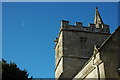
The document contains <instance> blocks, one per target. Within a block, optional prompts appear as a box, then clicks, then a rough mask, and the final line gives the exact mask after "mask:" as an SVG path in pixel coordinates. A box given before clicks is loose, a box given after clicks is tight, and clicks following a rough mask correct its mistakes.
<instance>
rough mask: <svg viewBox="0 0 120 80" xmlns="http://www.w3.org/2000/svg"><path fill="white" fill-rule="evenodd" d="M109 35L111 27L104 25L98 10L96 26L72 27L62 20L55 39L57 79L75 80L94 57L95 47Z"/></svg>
mask: <svg viewBox="0 0 120 80" xmlns="http://www.w3.org/2000/svg"><path fill="white" fill-rule="evenodd" d="M109 35H110V30H109V26H108V25H106V24H104V23H103V21H102V18H101V16H100V14H99V12H98V8H96V10H95V19H94V24H92V23H90V24H89V26H88V27H85V26H83V25H82V23H81V22H76V24H75V25H70V24H69V21H65V20H62V21H61V27H60V32H59V34H58V37H57V38H56V39H55V60H56V66H55V77H56V79H62V78H73V77H74V76H75V75H76V74H77V72H78V71H80V70H81V69H82V67H83V66H84V65H85V63H86V62H87V61H88V59H89V58H90V57H91V56H92V54H93V47H94V45H97V46H100V45H101V44H102V43H103V42H104V41H105V40H106V38H107V37H108V36H109Z"/></svg>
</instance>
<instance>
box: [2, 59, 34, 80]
mask: <svg viewBox="0 0 120 80" xmlns="http://www.w3.org/2000/svg"><path fill="white" fill-rule="evenodd" d="M28 75H29V74H28V73H27V71H26V70H20V69H19V68H18V67H17V65H16V64H15V63H13V62H10V63H7V61H5V60H2V80H32V77H31V78H28Z"/></svg>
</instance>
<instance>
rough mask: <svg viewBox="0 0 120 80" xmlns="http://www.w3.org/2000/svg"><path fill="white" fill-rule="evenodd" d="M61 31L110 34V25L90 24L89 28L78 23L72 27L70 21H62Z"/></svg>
mask: <svg viewBox="0 0 120 80" xmlns="http://www.w3.org/2000/svg"><path fill="white" fill-rule="evenodd" d="M61 29H68V30H81V31H87V32H99V33H108V34H109V33H110V30H109V25H107V24H93V23H89V24H88V27H86V26H83V23H81V22H76V23H75V25H70V24H69V21H66V20H62V21H61Z"/></svg>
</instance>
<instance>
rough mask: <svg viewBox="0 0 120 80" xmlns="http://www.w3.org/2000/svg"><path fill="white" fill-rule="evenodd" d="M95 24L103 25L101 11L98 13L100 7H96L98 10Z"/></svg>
mask: <svg viewBox="0 0 120 80" xmlns="http://www.w3.org/2000/svg"><path fill="white" fill-rule="evenodd" d="M94 24H103V21H102V18H101V16H100V14H99V11H98V7H96V10H95V19H94Z"/></svg>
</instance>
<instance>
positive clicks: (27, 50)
mask: <svg viewBox="0 0 120 80" xmlns="http://www.w3.org/2000/svg"><path fill="white" fill-rule="evenodd" d="M96 6H97V7H99V12H100V14H101V17H102V19H103V21H104V23H105V24H109V25H110V30H111V32H113V31H114V30H115V29H116V28H117V26H118V21H117V20H118V19H117V18H118V14H117V13H118V9H117V7H118V5H117V3H113V2H112V3H103V2H101V3H96V2H94V3H92V2H88V3H83V2H76V3H75V2H74V3H70V2H69V3H68V2H64V3H60V2H59V3H55V2H46V3H44V2H37V3H34V2H26V3H25V2H19V3H12V2H11V3H5V2H4V3H3V8H2V14H3V15H2V17H3V18H2V19H3V20H2V21H3V22H2V23H3V29H2V31H3V34H2V35H3V37H2V38H3V39H2V40H3V54H2V55H3V58H4V59H5V60H7V61H9V62H10V61H12V62H16V64H17V65H18V66H19V67H20V68H21V69H26V70H27V71H28V72H29V73H30V76H33V77H35V78H54V68H55V64H54V62H55V60H54V55H55V52H54V39H55V38H56V37H57V34H58V32H59V28H60V21H61V20H68V21H70V24H71V25H74V23H75V22H82V23H83V25H85V26H88V23H93V20H94V14H95V7H96Z"/></svg>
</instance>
